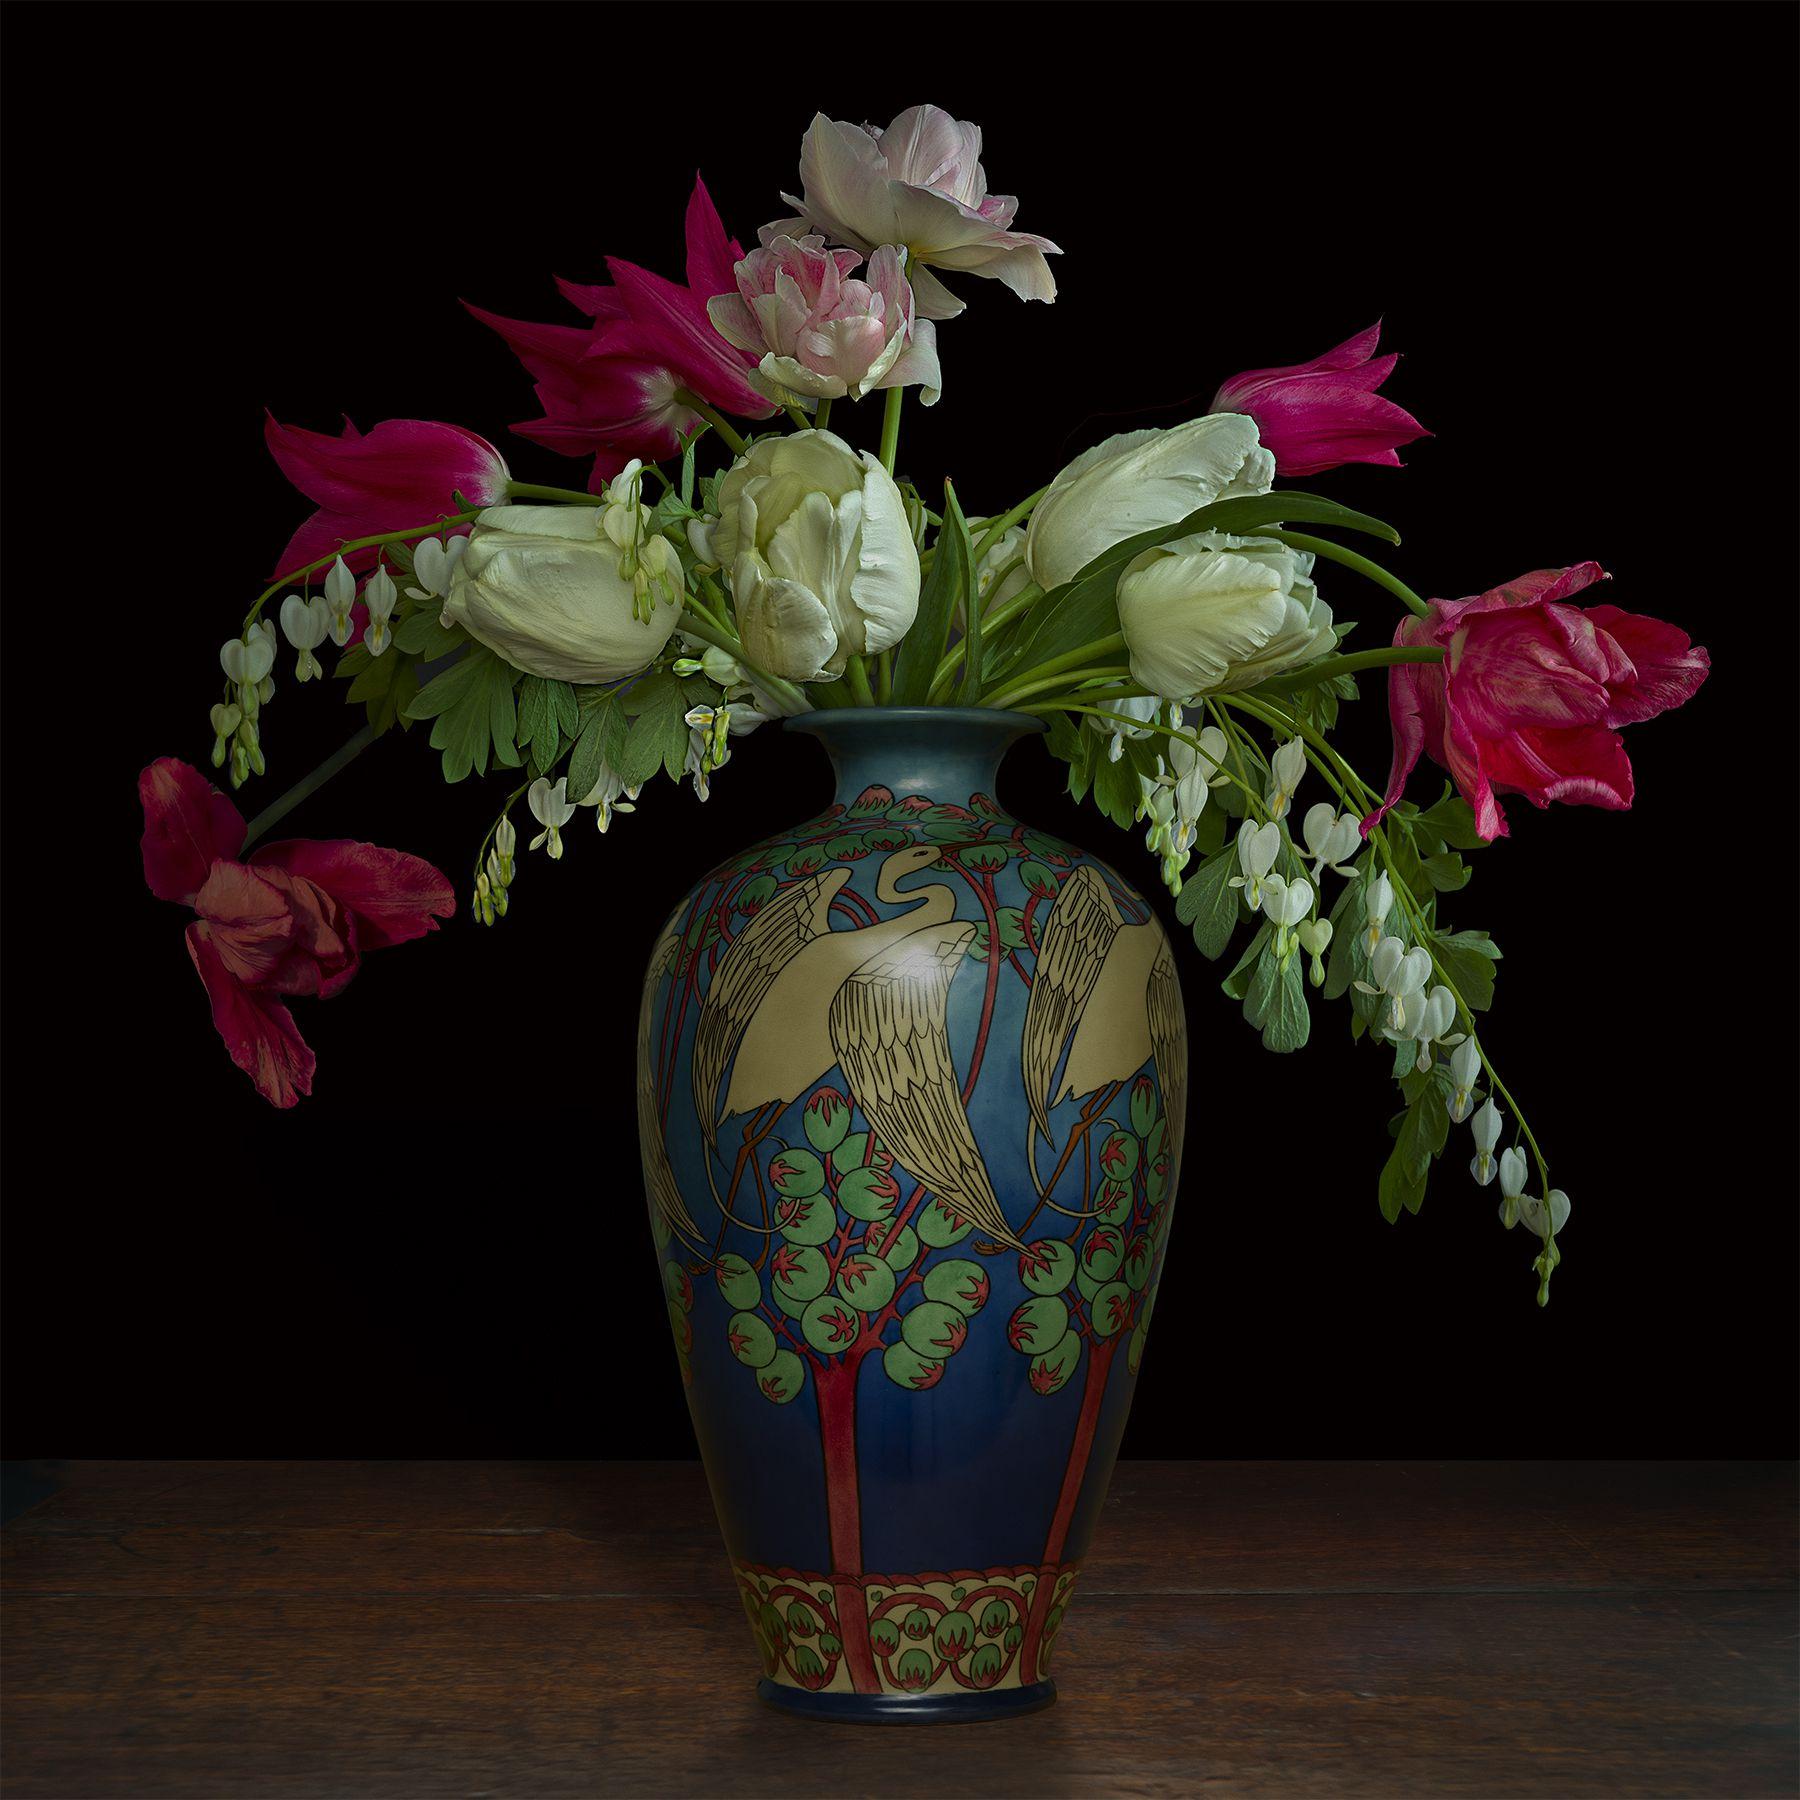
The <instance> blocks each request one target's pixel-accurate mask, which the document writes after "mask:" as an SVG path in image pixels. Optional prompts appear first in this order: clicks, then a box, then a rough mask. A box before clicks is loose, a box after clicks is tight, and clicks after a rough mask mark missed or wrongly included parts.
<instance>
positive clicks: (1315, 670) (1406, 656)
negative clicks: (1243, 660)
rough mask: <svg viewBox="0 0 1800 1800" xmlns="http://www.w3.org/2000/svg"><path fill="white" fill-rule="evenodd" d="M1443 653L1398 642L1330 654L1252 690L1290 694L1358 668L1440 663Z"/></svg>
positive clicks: (1260, 692)
mask: <svg viewBox="0 0 1800 1800" xmlns="http://www.w3.org/2000/svg"><path fill="white" fill-rule="evenodd" d="M1443 660H1444V652H1443V651H1442V650H1440V649H1437V648H1436V647H1435V646H1433V645H1430V644H1395V645H1393V646H1391V647H1389V648H1386V649H1381V650H1353V651H1352V652H1351V653H1350V654H1349V655H1348V656H1328V657H1326V658H1325V660H1324V661H1323V662H1316V663H1309V664H1308V665H1307V667H1305V668H1304V669H1295V670H1293V671H1291V672H1290V673H1289V674H1286V675H1274V676H1271V677H1270V678H1269V679H1268V680H1267V681H1262V682H1258V683H1257V685H1256V686H1255V687H1254V688H1252V689H1251V690H1250V692H1251V694H1252V695H1253V696H1256V697H1262V696H1265V695H1269V694H1287V693H1291V692H1292V691H1293V690H1294V689H1296V688H1309V687H1317V686H1319V685H1320V684H1321V683H1322V682H1327V681H1334V680H1336V679H1337V677H1338V676H1340V675H1354V674H1355V673H1356V672H1357V671H1358V670H1359V669H1386V668H1392V667H1393V665H1394V664H1395V663H1441V662H1442V661H1443Z"/></svg>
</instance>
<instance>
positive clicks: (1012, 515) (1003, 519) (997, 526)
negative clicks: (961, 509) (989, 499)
mask: <svg viewBox="0 0 1800 1800" xmlns="http://www.w3.org/2000/svg"><path fill="white" fill-rule="evenodd" d="M1049 491H1050V489H1049V487H1048V486H1045V487H1041V488H1039V489H1038V491H1037V492H1036V493H1035V494H1027V495H1026V496H1025V498H1024V499H1023V500H1021V501H1020V502H1019V504H1018V505H1017V506H1015V507H1012V508H1011V509H1010V510H1008V511H1006V512H1003V513H1002V514H1001V515H1000V516H999V518H997V519H990V520H989V521H988V523H987V524H986V525H985V526H983V528H982V532H981V542H980V543H979V544H977V545H976V546H975V566H976V567H977V568H980V567H981V559H982V558H983V557H984V556H986V555H987V553H988V552H989V551H990V550H991V549H993V547H994V546H995V545H996V544H997V543H999V541H1000V540H1001V539H1002V538H1003V537H1005V536H1006V534H1007V533H1008V532H1009V531H1011V530H1012V528H1013V527H1014V526H1015V525H1017V524H1018V523H1019V521H1020V520H1021V519H1023V518H1026V517H1028V516H1029V514H1030V512H1031V510H1032V508H1033V507H1035V506H1036V505H1037V503H1038V502H1039V501H1040V500H1041V499H1043V497H1044V496H1045V495H1046V494H1047V493H1049Z"/></svg>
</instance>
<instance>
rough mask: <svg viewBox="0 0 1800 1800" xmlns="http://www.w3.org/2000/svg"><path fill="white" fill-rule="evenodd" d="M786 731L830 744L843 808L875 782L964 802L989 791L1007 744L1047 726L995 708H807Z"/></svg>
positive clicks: (901, 790)
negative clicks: (972, 796)
mask: <svg viewBox="0 0 1800 1800" xmlns="http://www.w3.org/2000/svg"><path fill="white" fill-rule="evenodd" d="M787 729H788V730H789V731H798V732H803V733H804V734H805V735H806V736H808V737H816V738H817V739H819V741H820V742H821V743H822V744H824V746H825V750H826V754H827V755H829V756H830V758H831V767H832V773H833V774H834V775H835V776H836V777H837V799H838V801H839V803H840V804H842V805H846V806H848V805H849V804H850V803H851V802H852V801H853V800H855V799H856V797H857V796H858V795H859V794H861V793H862V792H863V790H864V789H865V788H870V787H886V788H892V789H893V791H894V792H895V793H896V794H902V795H904V794H928V795H930V796H931V798H932V799H934V800H940V801H948V802H951V803H954V804H957V805H960V804H961V803H962V802H964V801H966V800H967V799H968V797H969V796H970V795H971V794H987V795H989V796H991V795H992V794H993V792H994V778H995V776H996V775H997V774H998V773H999V769H1000V760H1001V758H1002V757H1004V756H1005V754H1006V752H1007V750H1008V748H1009V747H1010V746H1011V745H1013V744H1015V743H1016V742H1018V740H1019V739H1020V738H1022V737H1029V736H1031V735H1033V734H1034V733H1036V732H1041V731H1042V730H1043V729H1044V724H1043V721H1042V720H1041V719H1034V718H1032V717H1031V716H1030V715H1029V714H1027V713H1018V712H1007V711H1004V710H1001V709H997V708H994V707H961V706H856V707H837V708H833V709H830V710H821V711H818V712H809V713H802V714H801V715H800V716H799V717H798V718H794V719H789V720H788V721H787Z"/></svg>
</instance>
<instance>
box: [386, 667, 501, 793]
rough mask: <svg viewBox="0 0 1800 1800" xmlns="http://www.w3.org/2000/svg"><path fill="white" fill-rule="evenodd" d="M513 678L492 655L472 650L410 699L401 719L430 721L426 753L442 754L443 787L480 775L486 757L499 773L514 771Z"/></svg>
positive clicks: (486, 767)
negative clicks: (506, 770) (438, 752)
mask: <svg viewBox="0 0 1800 1800" xmlns="http://www.w3.org/2000/svg"><path fill="white" fill-rule="evenodd" d="M518 675H519V672H518V670H517V669H515V668H513V667H512V666H511V664H509V663H504V662H502V661H501V660H500V658H499V657H497V656H496V655H495V654H494V653H493V651H491V650H488V649H485V648H483V647H482V646H480V645H475V646H473V647H471V648H470V649H468V650H466V651H464V652H463V654H462V655H461V656H459V657H458V658H457V659H456V661H455V662H453V663H452V664H451V665H450V667H449V668H447V669H446V670H445V671H444V672H443V674H441V675H439V676H437V677H436V678H435V679H434V680H432V681H430V682H428V683H427V684H426V685H425V686H424V687H423V688H421V689H420V690H419V692H418V693H417V694H415V695H414V696H413V698H412V700H411V701H410V703H409V704H408V705H407V708H406V717H408V718H409V719H430V720H432V721H433V724H432V727H431V747H432V748H433V749H434V750H441V751H442V752H443V754H444V779H445V780H446V781H452V782H454V781H461V780H462V779H463V777H464V776H465V775H468V774H470V773H471V772H473V773H475V774H479V775H485V774H486V773H487V770H488V760H489V757H490V755H491V756H492V758H493V760H494V762H496V763H497V764H499V765H500V766H501V767H503V768H508V769H516V768H517V767H518V766H519V753H518V751H517V750H516V749H515V748H514V747H513V745H514V740H515V736H516V733H517V730H518V715H517V713H516V711H515V709H514V706H513V683H514V682H515V681H516V680H517V679H518Z"/></svg>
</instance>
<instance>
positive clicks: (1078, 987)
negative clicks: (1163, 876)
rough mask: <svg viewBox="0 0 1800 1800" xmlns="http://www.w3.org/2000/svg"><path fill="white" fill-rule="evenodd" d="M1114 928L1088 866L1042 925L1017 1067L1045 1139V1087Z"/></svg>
mask: <svg viewBox="0 0 1800 1800" xmlns="http://www.w3.org/2000/svg"><path fill="white" fill-rule="evenodd" d="M1119 924H1120V920H1119V909H1118V906H1117V905H1116V904H1115V903H1114V901H1113V897H1112V895H1111V894H1110V893H1109V892H1108V891H1107V886H1106V880H1105V878H1104V877H1103V876H1102V875H1101V873H1100V871H1099V870H1098V869H1096V868H1094V867H1093V866H1092V865H1091V864H1088V863H1083V864H1082V865H1081V867H1080V868H1078V869H1076V870H1075V872H1074V873H1073V874H1072V875H1071V876H1070V877H1069V878H1068V880H1067V881H1065V882H1064V883H1063V884H1062V887H1061V889H1060V891H1059V892H1058V893H1057V896H1056V904H1055V905H1054V906H1052V907H1051V908H1050V916H1049V918H1048V919H1046V920H1045V921H1044V929H1043V934H1042V935H1041V936H1040V937H1039V939H1038V955H1037V967H1036V969H1035V970H1034V971H1033V972H1032V977H1031V998H1030V1000H1029V1001H1028V1002H1027V1003H1026V1006H1025V1033H1024V1038H1023V1041H1022V1043H1021V1045H1020V1048H1019V1064H1020V1068H1021V1070H1022V1072H1023V1074H1024V1077H1025V1098H1026V1101H1027V1102H1028V1104H1029V1105H1030V1107H1031V1116H1032V1118H1033V1119H1034V1120H1035V1121H1036V1124H1037V1129H1038V1130H1039V1131H1041V1132H1042V1133H1043V1134H1044V1136H1045V1137H1046V1138H1049V1137H1050V1084H1051V1082H1052V1081H1053V1080H1054V1079H1055V1078H1056V1065H1057V1063H1058V1062H1060V1061H1061V1060H1062V1054H1063V1051H1064V1050H1065V1049H1066V1048H1067V1046H1068V1042H1069V1038H1070V1036H1071V1035H1072V1034H1073V1032H1074V1030H1075V1027H1076V1025H1077V1024H1078V1023H1079V1022H1080V1019H1081V1012H1082V1008H1083V1007H1085V1006H1086V1005H1087V1003H1088V997H1089V996H1090V995H1091V994H1092V993H1093V991H1094V983H1095V982H1097V981H1098V980H1099V979H1100V965H1101V964H1102V963H1103V962H1104V961H1105V960H1106V952H1107V950H1108V949H1109V948H1110V947H1111V945H1112V941H1113V939H1114V938H1115V937H1117V936H1118V935H1119ZM1051 1141H1052V1142H1054V1141H1055V1140H1054V1139H1053V1138H1052V1139H1051Z"/></svg>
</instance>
